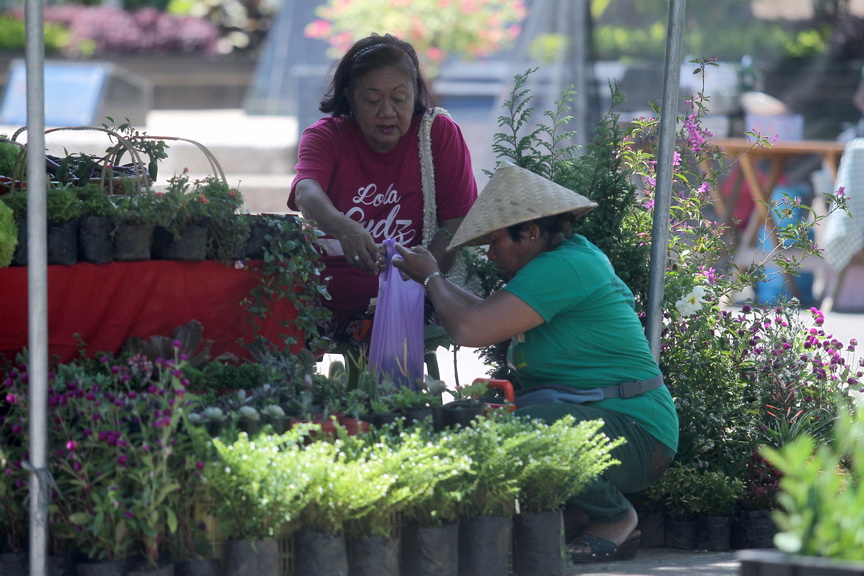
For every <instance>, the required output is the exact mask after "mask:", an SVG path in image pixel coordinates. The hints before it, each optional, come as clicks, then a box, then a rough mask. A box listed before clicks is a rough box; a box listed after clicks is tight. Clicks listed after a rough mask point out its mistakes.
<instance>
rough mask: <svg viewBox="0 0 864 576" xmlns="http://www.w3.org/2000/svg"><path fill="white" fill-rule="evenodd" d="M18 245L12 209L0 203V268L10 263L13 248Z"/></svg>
mask: <svg viewBox="0 0 864 576" xmlns="http://www.w3.org/2000/svg"><path fill="white" fill-rule="evenodd" d="M17 245H18V226H17V225H16V224H15V217H14V215H13V213H12V209H11V208H9V207H8V206H6V204H4V203H3V202H0V268H6V267H7V266H9V264H11V263H12V256H13V255H14V254H15V246H17Z"/></svg>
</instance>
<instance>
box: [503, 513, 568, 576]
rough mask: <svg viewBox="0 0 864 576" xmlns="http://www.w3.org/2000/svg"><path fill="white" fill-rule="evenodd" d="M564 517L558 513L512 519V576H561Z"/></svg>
mask: <svg viewBox="0 0 864 576" xmlns="http://www.w3.org/2000/svg"><path fill="white" fill-rule="evenodd" d="M566 570H567V562H566V560H565V556H564V514H563V512H562V511H561V510H555V511H552V512H538V513H535V514H519V515H517V516H515V517H514V518H513V573H514V574H515V575H517V576H534V575H536V574H543V575H544V576H564V574H565V572H566Z"/></svg>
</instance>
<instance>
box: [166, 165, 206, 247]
mask: <svg viewBox="0 0 864 576" xmlns="http://www.w3.org/2000/svg"><path fill="white" fill-rule="evenodd" d="M209 202H210V200H209V198H207V196H206V195H205V194H203V193H201V192H199V191H198V183H197V182H190V180H189V176H188V175H186V173H185V170H184V173H183V174H180V175H179V176H174V177H172V178H170V179H169V180H168V187H167V188H166V189H165V192H163V193H161V194H159V203H158V204H157V207H156V224H157V225H158V226H161V227H162V228H165V229H166V230H168V231H170V232H171V233H172V234H173V235H174V238H175V239H178V238H179V237H180V233H181V232H182V230H183V229H184V228H185V227H186V226H188V225H190V224H200V223H204V222H206V220H207V219H208V217H209V216H210V214H209V213H208V208H207V204H208V203H209Z"/></svg>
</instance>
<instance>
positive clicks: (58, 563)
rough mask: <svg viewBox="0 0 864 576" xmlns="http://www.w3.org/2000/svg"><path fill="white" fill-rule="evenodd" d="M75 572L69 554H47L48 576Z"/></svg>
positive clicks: (70, 575)
mask: <svg viewBox="0 0 864 576" xmlns="http://www.w3.org/2000/svg"><path fill="white" fill-rule="evenodd" d="M0 573H3V574H5V572H0ZM75 573H76V572H75V562H74V561H73V560H72V558H71V557H70V556H54V555H52V556H48V576H75Z"/></svg>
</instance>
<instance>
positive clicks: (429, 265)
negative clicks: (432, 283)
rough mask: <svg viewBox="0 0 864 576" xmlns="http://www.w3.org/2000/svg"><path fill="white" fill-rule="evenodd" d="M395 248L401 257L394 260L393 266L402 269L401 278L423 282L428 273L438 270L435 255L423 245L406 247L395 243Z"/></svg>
mask: <svg viewBox="0 0 864 576" xmlns="http://www.w3.org/2000/svg"><path fill="white" fill-rule="evenodd" d="M395 248H396V252H397V253H398V254H399V255H400V256H402V258H403V259H402V260H394V262H393V266H395V267H396V268H398V269H399V270H401V271H402V277H403V278H406V277H407V278H411V279H412V280H415V281H417V282H423V281H424V280H425V279H426V278H428V277H429V275H430V274H432V273H434V272H438V271H439V269H438V262H437V261H436V260H435V257H434V256H433V255H432V253H431V252H429V251H428V250H427V249H426V248H424V247H423V246H414V247H413V248H406V247H404V246H402V245H401V244H398V243H397V244H396V246H395Z"/></svg>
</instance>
